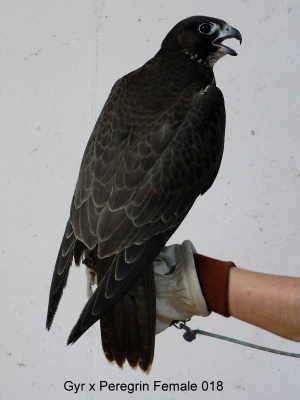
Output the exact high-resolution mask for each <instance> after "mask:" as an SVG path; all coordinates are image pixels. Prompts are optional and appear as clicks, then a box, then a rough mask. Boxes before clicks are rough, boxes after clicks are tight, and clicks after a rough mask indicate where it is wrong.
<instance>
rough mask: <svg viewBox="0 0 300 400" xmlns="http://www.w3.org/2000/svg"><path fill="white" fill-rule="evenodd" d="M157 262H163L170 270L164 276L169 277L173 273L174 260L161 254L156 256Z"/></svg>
mask: <svg viewBox="0 0 300 400" xmlns="http://www.w3.org/2000/svg"><path fill="white" fill-rule="evenodd" d="M156 260H157V261H164V262H165V263H166V264H167V267H168V268H169V269H170V271H169V272H167V273H166V274H165V275H171V274H173V272H174V271H175V268H176V261H175V258H173V257H170V256H167V255H166V254H165V253H163V252H161V253H159V255H158V256H157V259H156Z"/></svg>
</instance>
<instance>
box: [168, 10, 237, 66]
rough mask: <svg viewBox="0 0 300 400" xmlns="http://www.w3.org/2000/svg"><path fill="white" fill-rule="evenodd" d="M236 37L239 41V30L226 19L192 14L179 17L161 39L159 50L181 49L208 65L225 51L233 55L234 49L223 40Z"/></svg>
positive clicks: (193, 58) (212, 64) (214, 61)
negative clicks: (179, 19)
mask: <svg viewBox="0 0 300 400" xmlns="http://www.w3.org/2000/svg"><path fill="white" fill-rule="evenodd" d="M231 38H235V39H237V40H239V41H240V43H242V35H241V34H240V32H239V31H238V30H237V29H235V28H233V27H232V26H230V25H228V24H227V23H226V22H225V21H222V20H220V19H216V18H212V17H204V16H195V17H190V18H186V19H184V20H182V21H180V22H179V23H178V24H177V25H175V26H174V28H173V29H172V30H171V31H170V32H169V33H168V35H167V36H166V37H165V39H164V41H163V42H162V50H168V51H177V52H181V53H183V54H185V55H187V56H188V57H190V58H191V59H192V60H195V61H198V62H204V63H208V64H209V65H210V66H211V67H213V66H214V64H215V63H216V62H217V61H218V60H219V59H220V58H221V57H222V56H224V55H225V54H229V55H231V56H236V55H237V53H236V51H235V50H233V49H231V48H230V47H228V46H225V45H224V44H223V42H224V40H225V39H231Z"/></svg>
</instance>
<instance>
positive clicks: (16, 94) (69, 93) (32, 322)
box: [0, 0, 300, 399]
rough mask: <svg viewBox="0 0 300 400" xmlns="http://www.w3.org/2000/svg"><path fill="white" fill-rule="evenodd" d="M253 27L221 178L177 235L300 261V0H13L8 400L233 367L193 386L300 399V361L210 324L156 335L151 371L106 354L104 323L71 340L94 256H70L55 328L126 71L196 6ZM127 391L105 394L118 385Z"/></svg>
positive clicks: (5, 308) (244, 330) (285, 262)
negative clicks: (97, 144) (71, 242)
mask: <svg viewBox="0 0 300 400" xmlns="http://www.w3.org/2000/svg"><path fill="white" fill-rule="evenodd" d="M197 14H198V15H199V14H204V15H211V16H214V17H218V18H222V19H224V20H226V21H227V22H228V23H230V24H231V25H232V26H234V27H236V28H237V29H239V30H240V31H241V33H242V35H243V45H242V46H241V47H240V46H239V45H238V42H237V41H232V42H233V43H232V44H230V46H232V47H234V48H235V49H236V50H237V51H238V53H239V56H238V57H235V58H234V57H229V56H227V57H225V58H224V59H222V60H221V61H219V62H218V63H217V65H216V67H215V74H216V79H217V84H218V86H219V87H220V88H221V90H222V91H223V93H224V96H225V99H226V105H227V132H226V135H227V137H226V147H225V155H224V160H223V163H222V167H221V170H220V173H219V175H218V178H217V179H216V181H215V184H214V185H213V187H212V189H211V190H210V191H209V192H208V193H207V194H206V195H205V196H204V197H203V198H201V199H199V200H198V201H197V202H196V204H195V206H194V207H193V209H192V211H191V212H190V214H189V216H188V217H187V218H186V220H185V222H184V223H183V224H182V226H181V228H180V229H179V230H178V231H177V232H176V234H175V235H174V236H173V237H172V239H171V242H173V243H174V242H182V241H183V240H184V239H187V238H189V239H191V240H192V241H193V242H194V244H195V246H196V248H197V249H198V251H199V252H201V253H203V254H206V255H209V256H213V257H216V258H221V259H224V260H229V259H230V260H233V261H234V262H235V263H236V264H237V265H238V266H240V267H244V268H248V269H252V270H256V271H264V272H269V273H278V274H285V275H294V276H299V275H300V265H299V247H300V246H299V245H300V241H299V222H300V213H299V197H300V189H299V182H300V179H299V177H300V165H299V149H300V143H299V127H300V112H299V90H300V81H299V71H300V47H299V41H300V28H299V26H300V2H299V1H295V0H293V1H288V0H282V1H279V0H277V1H271V0H266V1H264V2H262V1H260V0H252V1H251V2H250V1H248V0H233V1H231V2H230V5H229V3H228V2H224V1H221V0H215V1H211V0H202V1H201V2H200V1H197V0H190V1H188V2H187V1H178V0H167V1H163V2H162V1H158V0H152V1H151V2H150V1H138V0H127V1H120V0H119V1H117V0H109V1H108V0H107V1H100V0H95V1H92V0H86V1H84V2H83V1H79V0H77V1H72V2H69V1H66V0H61V1H46V0H44V1H38V0H36V1H34V0H31V1H26V2H25V1H23V2H21V1H17V0H10V1H2V2H1V14H0V21H1V27H0V32H1V62H0V68H1V85H0V86H1V87H0V96H1V97H0V102H1V106H0V107H1V125H2V127H1V228H2V229H1V254H2V257H1V311H0V315H1V338H0V351H1V353H0V363H1V370H0V374H1V375H0V376H1V378H0V379H1V382H0V398H3V399H16V398H22V399H35V398H38V399H41V398H42V399H54V398H57V399H69V398H76V399H96V398H99V396H101V393H99V392H95V393H91V392H87V390H88V388H87V389H86V390H84V391H82V392H79V393H77V394H76V396H74V394H73V393H72V392H66V391H65V390H64V388H63V384H64V382H65V381H66V380H71V381H73V382H76V383H79V382H85V383H86V385H87V384H88V383H89V382H98V381H99V380H108V381H110V382H111V383H121V382H127V383H128V382H140V381H142V382H149V384H150V385H152V384H153V382H154V381H155V380H162V381H163V382H167V383H169V382H187V381H191V382H195V383H197V384H198V387H199V386H201V382H202V381H204V380H206V381H208V382H211V381H218V380H221V381H223V382H224V390H223V392H222V393H219V392H216V391H214V392H212V391H207V392H205V393H204V392H203V393H202V391H201V389H198V391H197V392H189V393H188V394H186V395H185V396H184V398H191V399H196V398H199V396H202V395H203V396H204V397H205V398H208V399H213V398H218V399H220V398H226V399H227V398H228V399H229V398H230V399H253V398H260V399H262V398H263V399H287V398H290V399H291V398H296V397H297V394H299V389H300V383H299V372H300V367H299V360H297V359H292V358H288V357H281V356H278V355H271V354H269V353H264V352H260V351H258V350H253V349H246V348H243V347H241V346H237V345H233V344H229V343H227V342H222V341H218V340H216V339H210V338H205V337H198V338H197V340H195V341H194V342H193V343H186V342H185V341H184V340H183V339H182V337H181V332H179V331H177V330H176V329H168V330H167V331H166V332H164V333H162V334H161V335H159V336H158V337H157V341H156V352H155V361H154V365H153V369H152V372H151V374H150V375H149V376H145V375H143V374H142V373H141V372H140V371H132V370H131V369H130V368H128V366H126V367H125V368H124V370H123V371H120V370H119V369H118V368H117V367H116V366H110V365H108V364H107V362H106V360H105V359H104V356H103V354H102V350H101V344H100V339H99V332H98V331H99V328H98V324H96V325H95V326H94V327H92V328H91V329H90V330H89V331H88V333H87V334H85V335H84V336H83V337H82V338H81V339H80V340H79V341H78V342H77V343H76V344H75V345H74V346H71V347H66V345H65V343H66V339H67V336H68V334H69V331H70V330H71V328H72V326H73V325H74V323H75V322H76V319H77V317H78V315H79V312H80V311H81V309H82V307H83V305H84V303H85V301H86V300H85V282H84V269H83V268H80V269H75V267H73V268H72V270H71V276H70V279H69V283H68V287H67V290H66V291H65V294H64V297H63V300H62V302H61V304H60V308H59V311H58V313H57V316H56V319H55V321H54V324H53V328H52V330H51V331H50V333H48V332H46V330H45V317H46V308H47V302H48V291H49V286H50V281H51V277H52V271H53V266H54V262H55V259H56V255H57V252H58V249H59V246H60V242H61V238H62V234H63V231H64V227H65V223H66V221H67V218H68V212H69V206H70V200H71V197H72V193H73V190H74V186H75V183H76V179H77V174H78V169H79V164H80V161H81V157H82V154H83V151H84V147H85V145H86V142H87V140H88V138H89V135H90V133H91V130H92V128H93V124H94V122H95V120H96V118H97V116H98V114H99V112H100V110H101V108H102V106H103V104H104V101H105V99H106V97H107V95H108V93H109V91H110V88H111V86H112V85H113V83H114V82H115V80H116V79H117V78H119V77H120V76H122V75H124V74H126V73H128V72H129V71H131V70H133V69H135V68H137V67H139V66H141V65H142V64H143V63H144V62H145V61H147V60H148V59H149V58H151V57H152V56H153V55H154V54H155V52H156V51H157V50H158V49H159V46H160V43H161V41H162V39H163V38H164V36H165V35H166V33H167V32H168V31H169V30H170V29H171V28H172V26H173V25H174V24H175V23H177V22H178V21H179V20H181V19H183V18H185V17H188V16H191V15H197ZM191 326H192V327H194V328H196V327H199V328H201V329H204V330H208V331H213V332H215V333H219V334H224V335H229V336H233V337H235V338H240V339H242V340H246V341H252V342H254V343H256V344H260V345H265V346H269V347H274V348H277V349H282V350H286V351H292V352H298V353H300V346H299V344H297V343H293V342H290V341H287V340H284V339H281V338H279V337H276V336H275V335H272V334H269V333H267V332H264V331H262V330H260V329H258V328H255V327H252V326H250V325H247V324H245V323H242V322H239V321H237V320H234V319H233V318H229V319H225V318H222V317H220V316H217V315H212V316H210V317H209V318H193V320H192V322H191ZM117 394H118V395H119V396H120V399H123V398H124V399H125V398H131V399H141V398H145V399H150V398H151V399H152V398H154V399H170V398H172V399H181V398H183V395H184V394H182V393H170V392H153V390H152V388H151V390H150V392H143V393H137V394H131V395H130V394H127V393H126V392H124V393H123V392H121V393H120V392H118V393H117ZM115 396H116V393H114V392H111V393H106V394H102V398H105V399H106V398H107V399H110V398H115Z"/></svg>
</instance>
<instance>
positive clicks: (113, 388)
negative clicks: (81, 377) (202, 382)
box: [64, 381, 197, 394]
mask: <svg viewBox="0 0 300 400" xmlns="http://www.w3.org/2000/svg"><path fill="white" fill-rule="evenodd" d="M151 386H152V387H151ZM150 388H151V389H152V390H153V391H154V392H158V391H163V392H190V391H191V392H195V391H196V390H197V384H196V383H191V382H190V381H187V382H185V383H163V382H161V381H154V382H153V383H152V385H150V384H149V383H145V382H142V381H140V382H139V383H109V382H107V381H100V382H99V385H98V389H97V386H96V383H89V384H88V385H86V384H85V383H74V382H72V381H66V382H65V383H64V389H65V390H66V391H67V392H73V393H75V394H76V393H78V392H83V391H89V392H96V391H97V390H99V391H100V392H105V391H109V392H127V393H129V394H132V393H135V392H149V391H150Z"/></svg>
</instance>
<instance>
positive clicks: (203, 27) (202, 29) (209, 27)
mask: <svg viewBox="0 0 300 400" xmlns="http://www.w3.org/2000/svg"><path fill="white" fill-rule="evenodd" d="M212 28H213V27H212V25H211V24H207V23H204V24H201V25H200V26H199V28H198V29H199V31H200V32H201V33H203V34H205V35H207V34H208V33H211V31H212Z"/></svg>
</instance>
